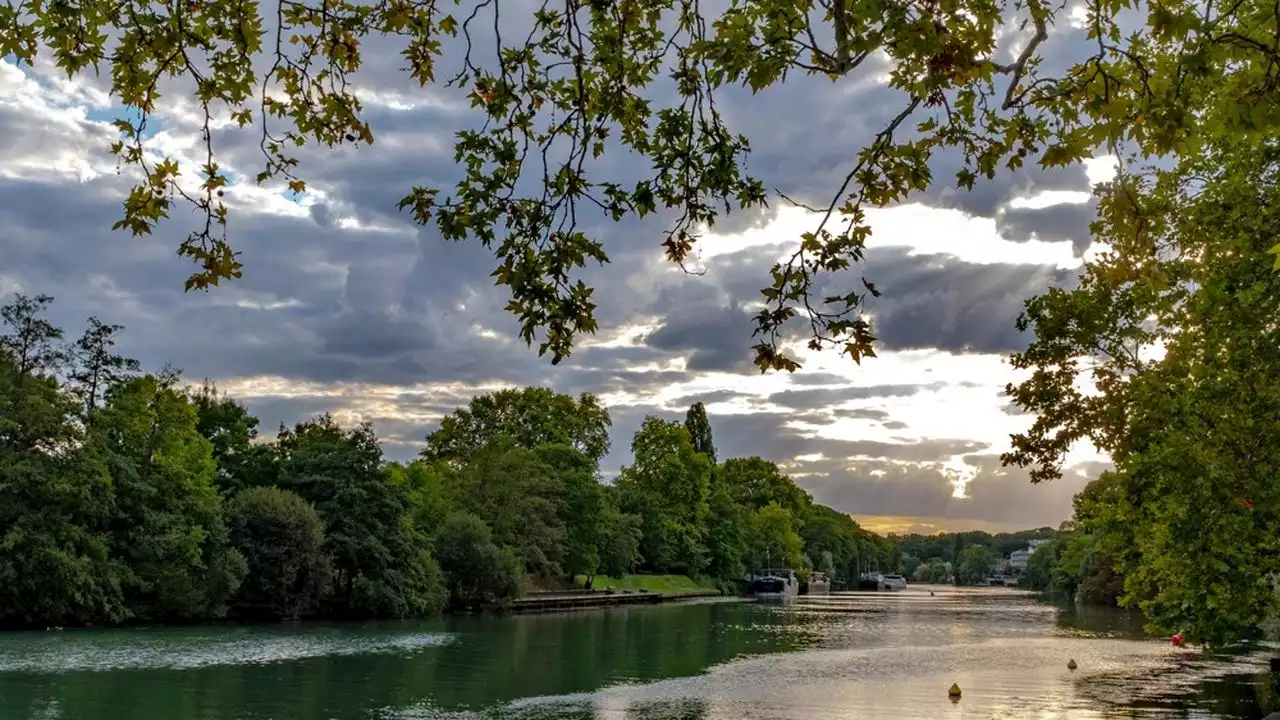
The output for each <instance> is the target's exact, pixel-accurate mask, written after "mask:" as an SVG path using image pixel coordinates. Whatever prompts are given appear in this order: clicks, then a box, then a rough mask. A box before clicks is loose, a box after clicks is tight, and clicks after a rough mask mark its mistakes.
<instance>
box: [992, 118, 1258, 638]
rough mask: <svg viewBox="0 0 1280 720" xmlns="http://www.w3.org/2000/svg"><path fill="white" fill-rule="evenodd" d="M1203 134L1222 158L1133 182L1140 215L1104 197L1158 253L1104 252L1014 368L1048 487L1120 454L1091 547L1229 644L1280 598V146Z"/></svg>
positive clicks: (1031, 314)
mask: <svg viewBox="0 0 1280 720" xmlns="http://www.w3.org/2000/svg"><path fill="white" fill-rule="evenodd" d="M1197 143H1199V144H1200V145H1201V146H1202V147H1203V148H1204V152H1206V153H1208V152H1211V153H1212V155H1213V157H1212V158H1211V159H1208V158H1204V157H1201V156H1199V155H1193V156H1188V157H1182V158H1179V159H1178V161H1177V162H1176V163H1173V164H1171V165H1170V166H1167V167H1165V168H1158V169H1153V170H1150V171H1149V172H1147V173H1144V174H1143V175H1141V176H1137V177H1132V178H1127V179H1126V181H1127V182H1130V183H1131V184H1137V185H1138V186H1139V187H1140V189H1141V192H1140V195H1139V197H1138V201H1139V202H1141V203H1142V206H1141V207H1140V208H1136V209H1135V208H1133V207H1129V206H1127V205H1122V204H1120V203H1119V201H1118V200H1116V201H1114V202H1113V203H1112V204H1109V205H1107V206H1104V210H1103V219H1102V221H1101V224H1102V226H1103V227H1102V229H1103V231H1104V234H1105V235H1106V236H1108V237H1114V238H1116V239H1117V241H1118V242H1119V241H1123V242H1124V243H1126V246H1128V247H1132V246H1134V245H1135V244H1141V245H1143V246H1144V247H1147V248H1148V249H1149V252H1147V254H1146V255H1145V257H1144V258H1142V259H1139V258H1136V257H1133V256H1132V255H1128V254H1126V253H1123V252H1116V253H1104V254H1101V255H1099V256H1098V257H1096V258H1093V259H1091V261H1090V262H1089V263H1087V264H1086V266H1085V268H1084V272H1083V275H1082V277H1081V280H1080V284H1079V287H1078V288H1076V289H1073V290H1057V291H1051V292H1049V293H1047V294H1045V295H1043V296H1040V297H1037V298H1034V299H1032V300H1031V301H1029V302H1028V303H1027V306H1026V311H1025V313H1024V315H1023V318H1022V319H1021V321H1020V322H1021V323H1022V325H1023V326H1024V327H1027V328H1028V329H1032V330H1034V332H1035V340H1034V342H1032V344H1031V345H1030V346H1029V347H1028V348H1027V350H1026V351H1025V352H1024V353H1021V354H1018V355H1015V356H1014V358H1013V360H1012V362H1013V364H1014V365H1015V367H1019V368H1024V369H1027V370H1030V371H1031V372H1030V375H1029V377H1028V379H1027V380H1025V381H1024V382H1022V383H1020V384H1018V385H1016V386H1011V387H1010V389H1009V391H1010V394H1011V395H1012V397H1013V399H1014V402H1015V403H1016V404H1017V405H1019V406H1020V407H1021V408H1023V409H1025V410H1028V411H1030V412H1033V413H1035V414H1036V416H1037V419H1036V421H1035V423H1034V424H1033V425H1032V426H1031V428H1030V429H1029V430H1028V432H1026V433H1023V434H1020V435H1018V436H1015V437H1014V443H1013V450H1012V452H1010V453H1009V454H1008V455H1007V456H1006V460H1007V461H1008V462H1011V463H1014V464H1019V465H1025V466H1029V467H1031V468H1032V469H1033V478H1034V479H1036V480H1041V481H1047V480H1051V479H1054V478H1056V477H1057V476H1058V475H1060V474H1061V467H1062V458H1063V456H1064V454H1065V453H1066V452H1067V451H1068V450H1069V449H1070V448H1071V447H1072V446H1073V445H1075V444H1076V443H1078V442H1092V443H1093V444H1095V445H1096V446H1097V447H1099V448H1100V449H1102V450H1104V451H1106V452H1108V453H1109V454H1110V455H1111V457H1112V460H1113V462H1114V464H1115V466H1116V470H1115V472H1114V473H1113V474H1111V475H1109V476H1107V477H1108V481H1107V483H1106V484H1105V485H1101V486H1099V487H1098V488H1094V489H1093V491H1092V492H1091V493H1090V494H1089V496H1088V497H1084V498H1082V502H1081V504H1080V506H1079V507H1078V513H1079V514H1080V515H1081V517H1080V518H1079V522H1080V525H1081V532H1082V534H1083V535H1085V536H1087V537H1088V541H1089V543H1090V545H1089V548H1090V549H1091V551H1093V552H1096V553H1098V554H1099V555H1100V556H1101V558H1103V559H1105V561H1106V563H1108V564H1110V565H1111V566H1112V567H1111V570H1113V571H1114V572H1115V573H1116V574H1118V575H1119V576H1122V577H1123V578H1124V588H1125V593H1124V596H1123V598H1122V602H1125V603H1128V604H1131V605H1136V606H1138V607H1140V608H1141V609H1142V611H1143V614H1144V616H1145V617H1146V618H1147V620H1148V622H1149V628H1150V629H1151V630H1152V631H1168V632H1173V631H1185V633H1186V636H1187V637H1188V638H1189V639H1193V640H1197V641H1203V642H1206V643H1209V644H1212V645H1221V644H1227V643H1230V642H1233V641H1234V640H1237V639H1239V638H1241V637H1244V636H1247V635H1249V634H1251V633H1252V632H1253V630H1254V629H1255V628H1256V626H1257V625H1258V624H1259V623H1260V622H1261V621H1262V620H1263V619H1264V618H1266V617H1267V616H1268V615H1269V614H1270V613H1272V612H1274V611H1275V610H1276V602H1277V599H1276V598H1275V596H1274V594H1273V593H1271V592H1270V590H1269V583H1268V582H1267V578H1268V577H1271V576H1273V575H1274V574H1275V573H1277V572H1280V561H1277V558H1280V545H1277V544H1276V540H1275V538H1274V534H1273V533H1271V532H1270V530H1268V529H1267V528H1270V527H1272V526H1273V525H1274V523H1275V522H1277V521H1280V495H1278V494H1277V493H1278V492H1280V490H1277V488H1276V485H1275V483H1274V482H1273V479H1274V477H1275V473H1276V472H1277V471H1280V449H1277V447H1276V441H1277V440H1280V421H1278V420H1277V419H1276V418H1277V417H1278V416H1277V411H1278V410H1280V352H1277V350H1276V348H1277V347H1278V346H1277V341H1278V340H1280V335H1277V331H1276V328H1275V320H1274V319H1275V317H1276V315H1277V312H1280V278H1278V277H1277V275H1276V273H1274V272H1273V271H1272V270H1271V269H1270V268H1267V267H1263V266H1262V265H1263V264H1264V263H1265V261H1266V258H1267V257H1268V253H1269V252H1270V251H1271V250H1272V244H1273V243H1272V239H1273V238H1274V237H1275V236H1276V235H1277V234H1278V232H1277V231H1280V211H1278V210H1277V209H1276V208H1275V204H1274V202H1273V198H1274V195H1275V192H1276V191H1277V190H1278V189H1280V188H1278V187H1277V180H1276V171H1277V168H1280V162H1278V161H1280V152H1278V151H1277V150H1276V149H1275V148H1273V147H1270V146H1267V145H1264V146H1258V145H1256V144H1254V143H1252V142H1251V141H1250V140H1249V138H1248V137H1232V136H1231V135H1230V134H1228V133H1227V132H1226V131H1225V129H1224V128H1222V127H1213V128H1209V129H1207V131H1206V134H1205V136H1204V137H1201V138H1198V139H1197ZM1153 212H1154V213H1155V214H1154V215H1153ZM1090 385H1092V386H1093V387H1092V388H1090V387H1089V386H1090ZM1080 542H1084V540H1083V539H1082V540H1081V541H1080ZM1084 549H1085V548H1080V550H1081V551H1082V553H1083V551H1084ZM1065 555H1066V553H1065V551H1064V556H1065ZM1095 567H1096V568H1099V569H1101V568H1104V567H1107V566H1106V565H1104V564H1103V563H1102V562H1101V561H1100V562H1099V563H1098V564H1097V565H1096V566H1095ZM1110 582H1111V581H1110V580H1107V579H1106V578H1099V584H1100V585H1101V586H1106V585H1108V584H1110ZM1102 594H1104V595H1105V591H1103V593H1102Z"/></svg>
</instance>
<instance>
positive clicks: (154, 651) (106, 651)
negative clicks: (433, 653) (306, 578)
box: [0, 627, 453, 673]
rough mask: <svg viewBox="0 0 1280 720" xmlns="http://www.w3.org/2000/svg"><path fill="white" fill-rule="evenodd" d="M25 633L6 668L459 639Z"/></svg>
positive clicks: (0, 651) (401, 646) (183, 663)
mask: <svg viewBox="0 0 1280 720" xmlns="http://www.w3.org/2000/svg"><path fill="white" fill-rule="evenodd" d="M20 635H22V636H24V637H23V638H22V641H20V642H14V643H8V642H5V641H4V640H3V639H0V673H63V672H75V671H88V672H101V671H108V670H130V669H166V670H188V669H192V668H200V667H208V666H213V665H245V664H255V665H263V664H270V663H279V662H288V661H292V660H303V659H306V658H314V657H330V656H339V655H364V654H372V653H411V652H414V651H417V650H421V649H424V648H430V647H438V646H440V645H444V644H446V643H449V642H451V641H452V640H453V636H452V635H451V634H449V633H442V632H439V633H438V632H427V633H422V632H374V633H370V632H368V631H367V630H366V631H362V632H359V633H349V632H344V631H342V630H339V629H334V628H321V627H315V628H301V629H279V628H238V629H234V630H228V629H227V628H215V629H210V630H200V631H189V632H185V633H183V634H181V635H179V636H177V637H175V636H174V635H173V634H172V633H166V634H164V635H162V636H158V637H157V638H155V639H151V638H148V637H147V636H146V633H145V632H140V631H138V630H130V631H119V632H117V631H69V632H56V633H40V634H39V639H38V640H37V641H36V642H34V643H33V642H31V638H32V635H33V634H32V633H21V634H20Z"/></svg>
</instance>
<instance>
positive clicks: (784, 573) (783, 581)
mask: <svg viewBox="0 0 1280 720" xmlns="http://www.w3.org/2000/svg"><path fill="white" fill-rule="evenodd" d="M748 587H749V588H750V591H751V594H752V595H755V596H756V597H757V598H759V599H760V600H788V599H791V598H794V597H795V596H796V595H799V594H800V580H799V578H797V577H796V573H795V571H794V570H792V569H791V568H769V569H766V570H762V571H760V574H758V575H756V574H753V575H752V576H751V578H750V583H749V585H748Z"/></svg>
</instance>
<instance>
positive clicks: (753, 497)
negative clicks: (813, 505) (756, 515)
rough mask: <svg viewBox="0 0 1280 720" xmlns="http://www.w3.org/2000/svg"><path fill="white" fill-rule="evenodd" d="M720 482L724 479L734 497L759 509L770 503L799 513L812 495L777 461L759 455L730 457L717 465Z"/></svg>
mask: <svg viewBox="0 0 1280 720" xmlns="http://www.w3.org/2000/svg"><path fill="white" fill-rule="evenodd" d="M716 472H717V473H719V482H723V483H724V484H725V486H726V487H727V488H729V492H730V493H731V494H732V495H733V498H734V501H735V502H737V503H739V504H741V505H744V506H746V507H749V508H751V509H752V510H759V509H760V508H763V507H766V506H767V505H769V503H777V504H778V505H779V506H780V507H782V508H783V509H785V510H788V511H790V512H791V513H793V514H795V515H799V514H801V513H803V512H804V509H805V507H806V506H807V505H809V503H810V502H811V499H810V497H809V494H808V493H806V492H805V491H804V490H801V489H800V487H799V486H797V485H796V484H795V482H793V481H792V480H791V478H789V477H787V476H786V475H785V474H783V472H782V471H781V470H779V469H778V466H777V464H776V463H773V462H770V461H768V460H764V459H761V458H759V457H754V456H753V457H747V458H729V459H728V460H725V461H724V462H723V463H721V464H720V465H719V467H717V468H716Z"/></svg>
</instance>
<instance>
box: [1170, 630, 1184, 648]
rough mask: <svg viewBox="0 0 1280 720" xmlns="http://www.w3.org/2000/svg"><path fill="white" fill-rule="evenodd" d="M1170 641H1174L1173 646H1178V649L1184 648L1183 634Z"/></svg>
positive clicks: (1176, 635) (1177, 634)
mask: <svg viewBox="0 0 1280 720" xmlns="http://www.w3.org/2000/svg"><path fill="white" fill-rule="evenodd" d="M1170 640H1172V641H1173V644H1174V645H1175V646H1177V647H1182V633H1181V632H1178V633H1176V634H1175V635H1174V636H1173V637H1172V638H1170Z"/></svg>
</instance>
